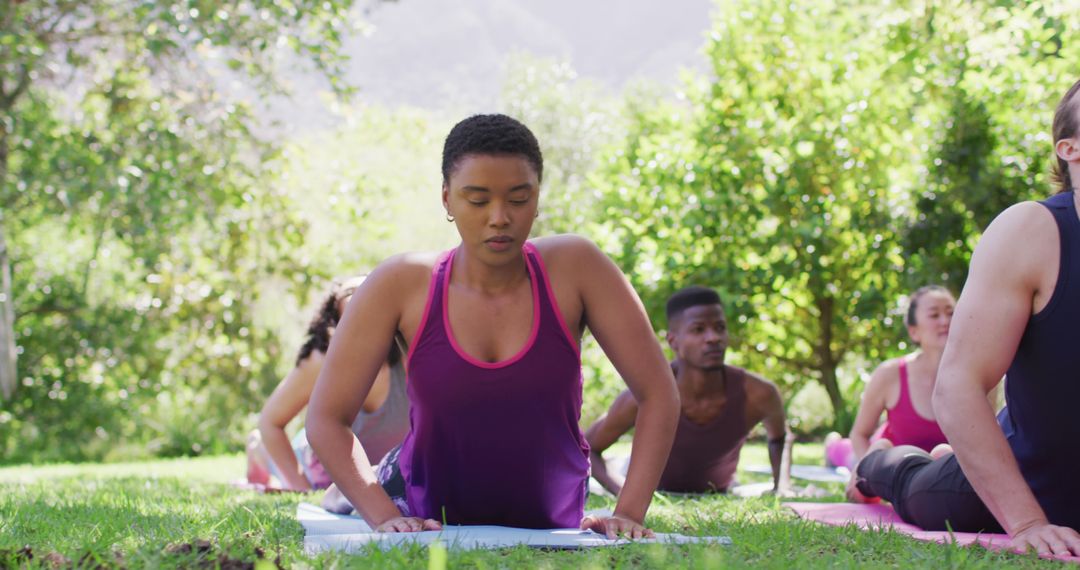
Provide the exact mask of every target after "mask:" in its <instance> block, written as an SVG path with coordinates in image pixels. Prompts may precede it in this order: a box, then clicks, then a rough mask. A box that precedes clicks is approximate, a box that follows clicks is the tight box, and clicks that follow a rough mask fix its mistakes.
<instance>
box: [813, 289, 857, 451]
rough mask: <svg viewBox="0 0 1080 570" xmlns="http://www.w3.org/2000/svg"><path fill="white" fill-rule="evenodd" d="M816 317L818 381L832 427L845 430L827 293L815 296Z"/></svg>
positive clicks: (843, 404) (845, 405)
mask: <svg viewBox="0 0 1080 570" xmlns="http://www.w3.org/2000/svg"><path fill="white" fill-rule="evenodd" d="M817 307H818V319H819V323H820V341H819V344H818V347H817V353H818V354H817V356H818V372H819V373H820V374H821V377H820V382H821V385H822V386H824V387H825V392H826V393H828V394H829V403H831V404H832V409H833V427H834V428H836V429H838V430H840V431H845V429H846V428H847V427H849V426H847V425H844V424H846V423H847V421H848V415H849V414H848V409H847V402H845V401H844V396H843V394H841V393H840V384H839V383H838V382H837V380H836V367H837V365H838V364H839V362H837V358H836V355H835V354H833V350H832V337H833V330H832V327H833V300H832V298H831V297H829V296H827V295H823V296H820V297H818V298H817Z"/></svg>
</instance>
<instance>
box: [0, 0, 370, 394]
mask: <svg viewBox="0 0 1080 570" xmlns="http://www.w3.org/2000/svg"><path fill="white" fill-rule="evenodd" d="M352 3H353V2H352V1H351V0H330V1H323V0H318V1H314V0H296V1H293V0H256V1H248V0H243V1H241V0H233V1H228V2H209V1H204V0H189V1H180V0H174V1H168V2H138V1H134V0H108V1H101V2H78V1H67V0H60V1H54V2H49V1H45V0H32V1H15V2H5V3H3V4H2V5H0V204H2V212H0V287H2V290H0V394H2V395H3V397H4V399H9V398H10V397H11V396H12V393H13V392H14V389H15V386H16V378H17V376H16V362H15V358H16V348H15V338H16V334H15V327H14V325H15V314H16V307H15V306H14V302H15V297H14V295H13V291H12V284H11V261H12V255H13V254H16V253H17V252H13V251H12V250H11V247H10V244H11V237H12V235H13V228H12V224H20V225H22V226H24V227H25V226H26V225H28V224H30V223H33V221H36V220H44V219H50V218H54V217H56V216H66V217H68V218H69V219H71V220H73V221H74V220H75V219H76V218H79V220H78V221H79V222H80V223H90V224H91V225H93V224H94V222H93V221H91V220H90V219H89V218H92V217H93V216H94V215H96V214H99V213H100V212H102V211H104V212H118V211H119V212H122V211H129V212H130V213H131V214H132V215H133V216H134V218H133V219H138V220H139V221H141V222H143V223H144V226H143V227H144V229H145V228H146V227H148V226H149V225H151V224H153V223H157V222H162V221H165V220H170V219H173V217H174V215H176V214H178V213H181V212H183V213H185V214H186V215H188V216H190V215H198V213H200V212H201V213H205V209H206V208H211V209H212V208H213V207H214V206H215V205H216V204H220V203H222V202H224V201H227V200H230V199H232V198H234V197H235V196H236V195H230V194H228V193H227V189H215V188H213V187H199V186H195V187H187V189H190V190H194V191H195V192H196V196H193V197H192V199H190V200H187V199H176V197H175V196H172V197H171V198H172V199H171V200H170V199H159V200H154V199H151V200H148V199H147V198H148V196H149V197H152V198H153V197H156V198H160V197H162V196H161V195H159V194H153V195H150V194H147V192H150V191H154V190H163V189H164V187H162V186H157V187H154V186H146V185H144V186H143V189H144V192H130V191H129V188H128V187H127V186H125V185H124V184H123V183H122V182H123V181H130V180H132V179H134V178H138V176H135V177H129V176H121V177H116V176H114V177H111V178H106V179H104V180H106V181H110V182H112V181H115V182H116V185H115V186H111V185H110V184H109V183H105V184H94V183H92V182H93V181H87V180H82V181H79V180H76V179H77V178H78V177H79V176H80V175H79V174H76V175H75V176H74V177H73V180H69V181H68V183H66V184H65V185H64V186H63V187H55V186H52V187H49V186H46V187H45V189H46V190H48V189H49V188H51V189H52V190H53V192H52V193H47V194H46V195H44V196H43V195H41V194H39V193H37V192H35V191H34V190H40V187H39V188H31V186H33V182H34V181H33V180H27V179H25V178H20V179H15V180H13V179H12V177H11V172H10V170H11V164H12V162H13V161H15V162H23V163H25V156H23V155H26V154H32V151H31V149H32V148H33V146H34V145H35V144H44V145H48V144H49V143H50V142H51V141H49V140H48V139H44V140H34V139H31V138H23V137H21V136H20V134H23V135H25V134H26V133H28V132H32V131H34V130H36V129H37V125H28V124H26V123H27V121H28V120H32V119H33V118H35V117H47V120H54V119H56V116H55V114H54V115H53V116H52V117H49V115H48V113H44V112H41V106H47V107H50V108H56V109H61V108H63V107H64V106H65V105H64V103H66V104H67V106H68V107H71V106H72V105H73V104H74V105H75V106H76V107H77V106H78V102H77V101H73V100H71V98H70V97H66V98H64V99H66V100H61V99H58V98H55V97H53V96H50V95H49V93H50V92H51V90H52V89H55V88H60V89H63V90H65V91H66V92H67V93H72V92H82V93H86V94H88V96H90V97H96V96H97V95H99V94H100V95H103V96H104V99H103V100H100V101H99V103H100V104H102V105H104V109H96V110H95V111H96V112H104V113H107V114H108V115H109V116H110V117H111V118H112V117H123V116H125V114H126V110H127V109H129V108H130V107H131V105H132V104H133V103H134V102H136V101H148V102H149V101H151V100H153V101H154V102H149V104H150V105H157V106H158V108H161V107H164V108H167V109H178V110H179V112H178V116H177V117H174V118H173V119H174V121H173V122H172V123H168V124H165V123H153V122H151V123H148V125H143V126H142V131H141V133H142V135H144V136H142V137H139V138H133V139H131V140H129V141H127V142H129V143H131V144H134V145H135V147H136V148H137V147H139V146H140V145H142V144H143V143H144V142H145V141H150V143H149V145H147V146H148V148H146V149H145V150H147V151H152V150H153V146H154V137H155V136H161V137H163V138H165V139H168V138H170V137H171V136H172V135H176V134H179V133H183V134H184V136H187V135H190V134H191V133H192V131H200V135H201V136H202V137H204V138H203V140H214V139H215V137H216V136H237V135H240V136H242V137H244V138H245V139H250V138H251V137H250V134H249V132H248V131H247V129H246V125H247V124H248V123H247V119H248V117H246V116H245V114H244V110H243V108H242V107H240V106H238V105H237V104H236V103H235V102H233V101H228V100H223V99H222V98H221V97H220V96H219V94H218V93H217V90H216V89H215V85H214V83H213V78H214V74H215V73H216V74H218V75H220V74H222V73H229V72H228V71H227V70H232V72H236V73H242V74H244V75H247V76H248V77H250V78H252V79H254V80H255V81H256V82H257V83H259V85H261V86H262V87H263V88H264V89H265V90H267V91H271V90H273V89H274V88H275V86H276V83H275V73H274V68H275V65H276V63H277V61H278V60H279V59H280V58H281V56H282V54H281V51H282V50H280V49H278V47H277V46H279V45H286V46H288V47H289V48H291V50H292V51H293V52H295V53H298V54H300V55H301V56H303V57H304V59H306V60H307V61H309V62H311V64H312V65H314V67H315V68H316V69H317V70H319V71H320V72H322V73H324V74H326V75H327V77H328V78H329V80H330V81H331V83H332V85H334V87H336V88H338V89H339V90H340V91H342V92H347V91H348V87H347V86H345V85H343V84H342V83H341V82H340V81H339V80H338V79H337V78H338V77H339V75H340V74H339V73H338V71H339V67H340V64H341V63H342V61H343V57H342V55H341V54H340V51H339V48H340V45H341V39H342V33H343V31H344V30H345V29H346V27H347V26H348V23H349V17H348V14H349V11H350V8H351V5H352ZM140 90H143V91H148V92H150V93H153V94H154V95H150V96H146V94H139V95H138V96H133V93H135V92H138V91H140ZM207 115H209V117H214V116H215V115H217V116H218V118H221V119H224V120H225V122H226V123H227V126H225V127H222V128H220V129H218V127H217V126H216V125H214V124H209V123H208V124H205V125H200V124H198V123H197V119H201V118H206V117H207ZM237 121H239V123H238V122H237ZM238 124H239V125H240V126H241V129H240V130H239V131H238V130H237V129H236V126H237V125H238ZM159 126H160V127H162V128H164V129H165V130H164V131H162V130H158V127H159ZM99 127H100V128H101V129H103V130H91V131H87V132H84V133H81V135H82V139H83V140H82V141H81V142H82V143H83V144H85V145H87V146H88V147H89V148H90V149H95V148H97V147H98V145H101V144H107V143H108V142H109V140H110V135H111V133H110V131H109V126H108V125H99ZM130 150H132V151H134V150H135V149H130ZM28 151H31V152H28ZM138 154H139V153H138V152H137V151H136V152H132V155H138ZM150 156H153V155H150ZM114 158H115V157H112V156H109V155H108V154H107V153H105V154H102V155H98V156H97V157H96V158H91V162H94V163H96V164H97V165H98V166H109V165H111V166H114V167H118V168H114V169H113V170H119V169H120V168H119V166H120V165H119V164H117V163H116V162H110V161H112V160H113V159H114ZM207 166H208V168H210V169H211V170H212V169H213V168H214V165H207ZM218 166H221V165H218ZM230 166H234V165H230ZM84 168H85V165H84ZM136 168H137V169H138V170H139V171H140V172H145V170H142V169H139V168H138V167H136ZM165 170H169V169H168V168H165ZM86 173H87V172H86V171H85V170H84V171H83V173H82V175H85V174H86ZM97 182H101V181H97ZM179 187H183V186H179ZM174 188H175V187H174ZM106 202H107V203H106ZM86 205H93V206H97V207H96V208H90V210H92V211H91V212H86V211H85V210H86V208H85V206H86ZM159 207H160V208H159ZM139 216H142V217H141V218H140V217H139ZM183 217H184V216H181V218H183ZM106 225H107V224H98V226H99V228H100V230H101V231H105V229H106V228H105V226H106ZM113 230H114V231H122V230H117V229H115V228H113ZM129 234H130V232H129ZM130 235H133V236H134V235H135V234H130Z"/></svg>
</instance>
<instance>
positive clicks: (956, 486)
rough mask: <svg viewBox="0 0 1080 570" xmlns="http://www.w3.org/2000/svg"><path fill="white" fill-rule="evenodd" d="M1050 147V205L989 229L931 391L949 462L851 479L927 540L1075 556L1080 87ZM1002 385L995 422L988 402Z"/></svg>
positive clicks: (1079, 551)
mask: <svg viewBox="0 0 1080 570" xmlns="http://www.w3.org/2000/svg"><path fill="white" fill-rule="evenodd" d="M1053 135H1054V141H1055V145H1054V150H1055V152H1056V155H1057V171H1056V175H1057V178H1058V181H1059V182H1060V184H1061V186H1060V188H1059V193H1058V194H1057V195H1056V196H1053V197H1051V198H1049V199H1047V200H1044V201H1043V202H1041V203H1038V202H1024V203H1021V204H1017V205H1015V206H1012V207H1011V208H1009V209H1008V210H1006V211H1005V212H1003V213H1002V214H1001V215H1000V216H998V217H997V219H995V220H994V221H993V223H991V224H990V227H989V228H987V230H986V233H985V234H983V236H982V239H981V240H980V241H979V245H978V247H976V249H975V253H974V254H973V255H972V258H971V268H970V271H969V274H968V280H967V283H966V284H965V286H964V291H963V293H962V294H961V295H960V300H959V302H958V303H957V306H956V312H955V314H954V316H953V321H952V329H951V331H950V334H949V340H948V343H947V344H946V347H945V353H944V355H943V357H942V362H941V368H940V369H939V370H938V381H937V385H936V387H935V390H934V413H935V414H936V416H937V418H938V422H939V423H940V424H941V427H942V429H943V431H944V432H945V435H946V436H947V437H948V438H949V442H950V443H951V444H952V446H953V448H954V449H955V454H950V455H948V456H946V457H944V458H941V459H938V460H936V461H931V460H930V459H929V458H927V457H923V456H921V455H920V454H918V453H912V452H911V449H913V448H907V449H905V448H903V447H897V448H893V449H891V450H889V451H877V452H874V453H871V454H869V455H867V456H866V458H865V459H864V460H863V461H862V462H861V463H860V464H859V465H858V467H857V468H856V473H857V476H858V484H857V486H858V489H859V490H860V491H861V492H863V493H865V494H874V495H877V496H880V497H883V498H886V499H888V500H890V501H892V502H893V505H894V506H895V507H896V510H897V512H898V513H899V514H900V516H901V517H903V518H904V520H906V521H908V522H912V523H914V524H917V525H919V526H922V527H923V528H927V529H934V530H937V529H944V528H945V527H946V524H947V525H948V527H949V528H951V529H952V530H955V531H981V530H988V531H994V530H998V529H1004V530H1005V531H1006V532H1008V533H1009V535H1010V536H1011V537H1012V544H1013V546H1014V547H1016V548H1018V549H1021V550H1027V549H1034V550H1037V551H1038V552H1039V553H1040V554H1053V555H1068V554H1074V555H1080V533H1078V532H1077V530H1080V492H1078V491H1077V489H1076V477H1077V473H1080V454H1078V453H1077V450H1076V442H1077V441H1078V440H1080V422H1077V421H1076V417H1075V414H1076V412H1075V410H1076V407H1077V405H1078V404H1080V379H1078V378H1077V370H1080V350H1077V347H1076V340H1075V339H1076V338H1077V334H1076V332H1077V330H1078V329H1080V216H1078V214H1077V202H1078V200H1080V195H1078V193H1077V184H1076V182H1077V181H1080V81H1078V82H1076V83H1075V84H1074V85H1073V86H1072V88H1071V89H1069V91H1068V92H1067V93H1066V94H1065V97H1064V98H1063V99H1062V100H1061V103H1060V104H1059V105H1058V108H1057V111H1056V113H1055V116H1054V126H1053ZM1006 373H1007V375H1008V382H1007V383H1006V404H1007V407H1006V409H1005V410H1004V411H1003V413H1002V414H1001V415H1000V416H999V417H998V418H997V419H995V417H994V413H993V410H992V409H991V407H990V406H989V404H988V402H987V400H986V398H985V395H986V393H987V392H989V391H990V390H991V389H993V388H994V387H995V386H996V385H997V383H998V382H999V381H1000V380H1001V378H1002V376H1003V375H1005V374H1006ZM999 426H1000V428H999Z"/></svg>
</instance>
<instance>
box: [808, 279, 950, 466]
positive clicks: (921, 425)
mask: <svg viewBox="0 0 1080 570" xmlns="http://www.w3.org/2000/svg"><path fill="white" fill-rule="evenodd" d="M955 306H956V299H955V298H954V297H953V295H952V293H950V292H949V290H948V289H945V288H944V287H941V286H937V285H928V286H926V287H921V288H919V289H918V290H917V291H915V292H914V293H912V294H911V300H910V304H909V305H908V311H907V315H906V316H905V318H904V324H905V325H907V329H908V334H909V335H910V336H911V340H912V341H913V342H914V343H915V344H917V345H918V346H919V350H918V351H916V352H913V353H911V354H908V355H905V356H902V357H900V358H896V359H893V360H888V361H886V362H884V363H882V364H881V365H880V366H878V368H877V370H875V371H874V374H873V375H872V376H871V377H870V382H869V383H867V385H866V389H865V390H864V391H863V396H862V403H861V404H860V405H859V413H858V414H857V415H856V416H855V423H854V425H852V426H851V434H850V436H849V439H841V438H840V436H839V434H836V433H831V434H829V436H828V437H827V438H826V439H825V457H826V460H827V461H828V462H829V463H831V464H833V465H835V466H837V467H847V468H848V469H851V468H852V467H853V466H854V465H855V464H856V463H857V462H858V460H859V459H860V458H861V457H862V456H864V455H866V453H867V450H868V449H869V448H870V445H871V444H872V443H873V442H875V441H877V440H879V439H886V440H888V441H890V442H891V443H892V444H893V445H914V446H916V447H920V448H922V449H924V450H926V451H927V452H931V453H933V450H934V448H935V447H937V446H939V445H941V444H946V439H945V434H943V433H942V432H941V428H940V427H938V424H937V421H936V420H935V419H934V409H933V406H931V404H930V397H931V394H933V392H934V382H935V379H936V378H937V368H938V364H939V363H940V362H941V355H942V352H943V351H944V350H945V340H946V339H947V338H948V335H949V324H950V322H951V321H952V314H953V307H955ZM882 412H885V414H886V420H885V423H884V424H882V425H881V426H880V427H879V426H878V421H879V420H880V419H881V413H882ZM945 450H946V448H942V449H939V450H938V453H942V452H944V451H945Z"/></svg>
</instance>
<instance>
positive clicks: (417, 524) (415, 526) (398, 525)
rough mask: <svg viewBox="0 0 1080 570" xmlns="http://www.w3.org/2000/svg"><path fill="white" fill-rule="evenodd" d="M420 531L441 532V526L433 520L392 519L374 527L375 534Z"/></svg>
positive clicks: (415, 518)
mask: <svg viewBox="0 0 1080 570" xmlns="http://www.w3.org/2000/svg"><path fill="white" fill-rule="evenodd" d="M422 530H442V525H441V524H439V522H438V521H436V520H433V519H422V518H420V517H394V518H392V519H390V520H388V521H386V522H384V523H382V524H381V525H379V526H377V527H375V532H420V531H422Z"/></svg>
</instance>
